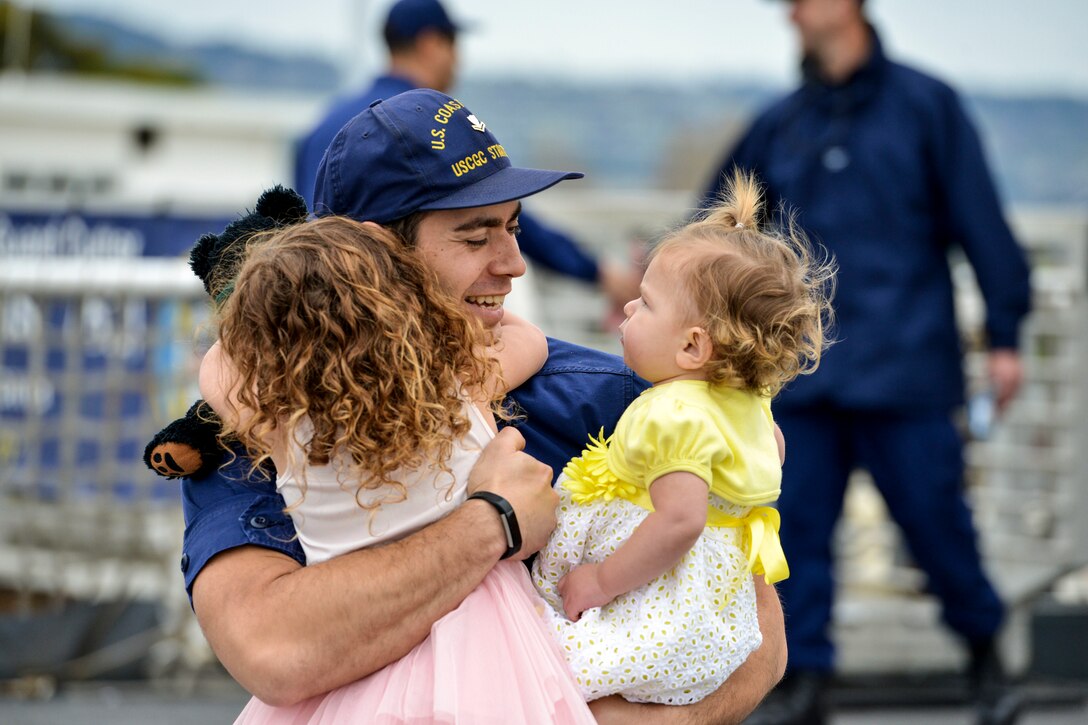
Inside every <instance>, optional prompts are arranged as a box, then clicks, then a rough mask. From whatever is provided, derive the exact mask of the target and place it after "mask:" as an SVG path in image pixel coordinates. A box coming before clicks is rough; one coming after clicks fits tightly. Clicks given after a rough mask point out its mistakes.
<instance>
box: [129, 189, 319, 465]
mask: <svg viewBox="0 0 1088 725" xmlns="http://www.w3.org/2000/svg"><path fill="white" fill-rule="evenodd" d="M305 220H306V201H305V200H304V199H303V198H302V197H301V196H299V195H298V194H296V193H295V192H294V191H292V190H291V189H287V188H284V187H282V186H275V187H273V188H271V189H268V190H267V191H265V192H264V193H263V194H261V198H260V199H258V200H257V206H256V207H255V208H254V210H253V211H252V212H249V213H248V214H246V215H245V216H243V217H241V218H240V219H236V220H235V221H233V222H231V223H230V224H228V225H227V226H226V228H225V229H224V230H223V232H222V233H221V234H205V235H204V236H202V237H201V238H200V239H198V240H197V241H196V244H195V245H194V246H193V250H192V251H191V252H190V253H189V266H190V267H191V268H192V270H193V272H194V273H195V274H196V276H197V277H199V278H200V280H201V281H202V282H203V283H204V289H205V291H207V293H208V295H209V296H210V297H211V298H212V300H213V301H214V303H215V304H216V305H219V304H222V302H223V301H224V300H225V299H226V298H227V297H228V296H229V295H230V293H231V291H232V290H233V289H234V278H235V277H236V276H237V274H238V270H239V268H240V266H241V263H242V260H243V258H244V254H245V248H246V242H247V241H248V239H249V237H251V236H252V235H253V234H255V233H257V232H263V231H267V230H270V229H277V228H280V227H286V226H290V225H292V224H298V223H299V222H302V221H305ZM219 428H220V423H219V418H218V417H216V415H215V413H214V412H212V409H211V408H210V407H209V406H208V405H207V404H206V403H205V402H204V401H203V400H198V401H196V402H195V403H193V405H192V407H191V408H189V410H188V411H187V412H186V413H185V416H184V417H182V418H178V419H177V420H175V421H174V422H172V423H170V424H169V425H167V426H166V427H165V428H163V429H162V430H161V431H159V432H158V433H156V434H155V437H154V438H152V439H151V442H150V443H148V444H147V447H146V448H145V449H144V463H146V464H147V467H148V468H150V469H151V470H153V471H155V473H158V474H159V475H160V476H165V477H167V478H182V477H188V478H194V479H200V478H204V477H205V476H207V475H208V474H209V473H211V472H212V471H214V470H215V469H216V468H218V467H219V464H220V462H221V461H222V459H223V455H224V453H225V451H224V449H223V448H222V446H221V445H220V444H219V440H218V436H219Z"/></svg>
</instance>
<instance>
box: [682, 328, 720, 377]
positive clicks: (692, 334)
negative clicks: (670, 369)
mask: <svg viewBox="0 0 1088 725" xmlns="http://www.w3.org/2000/svg"><path fill="white" fill-rule="evenodd" d="M713 354H714V342H713V341H712V340H711V339H710V335H709V334H708V333H707V331H706V330H704V329H703V328H701V327H689V328H688V331H687V333H685V335H684V347H683V348H682V349H681V350H680V351H679V352H677V353H676V364H677V366H678V367H679V368H680V369H681V370H702V369H703V367H704V366H705V365H706V364H707V363H708V362H709V361H710V357H711V356H712V355H713Z"/></svg>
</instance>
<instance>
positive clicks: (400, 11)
mask: <svg viewBox="0 0 1088 725" xmlns="http://www.w3.org/2000/svg"><path fill="white" fill-rule="evenodd" d="M461 31H462V26H461V25H460V24H459V23H457V22H455V21H453V20H452V19H450V16H449V14H448V13H447V12H446V9H445V8H444V7H443V6H442V5H441V3H439V2H438V0H397V2H395V3H393V5H392V6H391V7H390V8H389V13H388V15H387V17H386V21H385V28H384V31H383V37H384V39H385V44H386V47H387V48H388V50H389V67H388V70H387V71H386V72H385V73H384V74H382V75H380V76H378V77H377V78H376V79H374V81H373V83H371V85H370V86H369V87H367V88H366V89H364V90H363V91H361V92H359V93H355V94H352V95H349V96H346V97H344V98H341V99H340V100H338V101H337V102H335V103H334V104H333V106H332V107H331V108H330V109H329V110H328V111H327V112H326V114H325V116H324V118H322V119H321V121H320V122H319V123H318V125H317V126H316V127H315V128H314V129H313V130H312V131H310V133H309V134H308V135H307V136H306V137H305V138H303V139H302V140H301V141H300V142H299V143H298V145H297V146H296V148H295V190H296V191H298V193H299V194H301V195H302V196H303V197H304V198H305V199H306V202H307V204H308V205H310V207H311V208H313V201H314V199H313V193H314V180H315V176H316V174H317V167H318V165H319V164H320V163H321V157H322V156H323V155H324V154H325V149H326V148H327V147H328V145H329V143H330V142H331V141H332V139H333V137H334V136H335V135H336V132H337V131H339V130H340V127H341V126H343V125H344V124H345V123H347V122H348V121H349V120H351V118H352V117H353V116H355V114H357V113H359V112H361V111H362V110H363V109H365V108H366V107H367V106H369V105H370V104H371V103H373V102H374V101H376V100H378V99H382V98H389V97H390V96H395V95H396V94H398V93H403V92H404V91H409V90H412V89H413V88H432V89H434V90H436V91H441V92H443V93H448V92H449V90H450V88H451V87H452V86H453V83H454V80H455V77H456V70H457V37H458V35H459V34H460V32H461ZM314 211H319V210H316V209H315V210H314ZM521 229H522V235H521V237H520V239H519V242H520V244H521V250H522V252H524V253H525V254H526V255H527V256H528V257H529V258H530V259H532V260H534V261H535V262H537V263H539V264H541V265H542V266H543V267H546V268H547V269H550V270H552V271H554V272H558V273H559V274H563V275H566V276H569V277H573V278H575V279H580V280H582V281H584V282H588V283H590V284H596V285H598V286H599V287H600V289H601V291H602V292H603V293H604V295H605V296H606V297H607V298H608V300H609V302H610V303H611V304H612V306H613V307H614V308H616V309H619V308H622V306H623V305H624V304H625V303H626V302H627V301H628V300H630V299H631V298H633V297H637V296H638V284H639V280H640V278H641V275H640V274H639V273H638V272H637V271H636V270H634V269H629V268H627V267H624V266H623V265H621V264H618V263H616V262H612V261H609V260H598V259H595V258H594V257H593V256H591V255H589V254H587V253H586V252H585V251H584V250H582V249H581V248H580V247H579V246H578V244H577V243H576V242H575V241H574V240H573V239H571V238H570V237H569V236H567V235H566V234H563V233H562V232H560V231H559V230H557V229H554V228H552V227H550V226H548V225H546V224H544V223H543V222H541V221H539V220H538V219H536V218H535V217H534V216H532V215H530V214H527V213H525V214H522V216H521Z"/></svg>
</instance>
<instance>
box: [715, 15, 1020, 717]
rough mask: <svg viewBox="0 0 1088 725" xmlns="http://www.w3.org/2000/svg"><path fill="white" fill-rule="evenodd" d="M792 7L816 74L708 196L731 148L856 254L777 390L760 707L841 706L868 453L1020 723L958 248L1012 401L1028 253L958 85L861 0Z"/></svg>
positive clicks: (762, 119)
mask: <svg viewBox="0 0 1088 725" xmlns="http://www.w3.org/2000/svg"><path fill="white" fill-rule="evenodd" d="M790 20H791V21H792V23H793V25H794V26H795V27H796V30H797V33H798V37H799V40H800V45H801V51H802V53H803V63H802V72H803V75H804V82H803V84H802V85H801V87H800V88H799V89H797V90H796V91H794V92H793V93H791V94H789V95H788V96H786V97H785V98H784V99H782V100H780V101H778V102H777V103H775V104H773V105H772V106H771V107H770V108H769V109H768V110H766V111H765V112H764V113H762V115H760V116H759V117H758V118H757V119H756V120H755V122H754V123H753V124H752V126H751V128H750V129H749V130H748V131H747V133H746V134H745V135H744V137H743V138H742V139H741V141H740V143H739V144H738V145H737V146H736V147H735V148H734V149H733V150H732V151H731V152H730V153H728V154H727V155H726V157H725V159H724V160H723V162H722V164H721V167H720V170H719V172H718V173H717V174H716V176H715V178H714V180H713V182H712V183H711V185H710V187H709V189H708V190H707V192H706V195H705V198H704V200H703V205H704V206H710V205H712V204H713V203H714V202H715V200H716V199H717V198H718V196H719V194H720V192H721V189H722V184H723V183H724V180H726V179H727V178H729V172H730V171H731V170H732V169H733V168H734V166H737V167H740V168H742V169H747V170H752V171H755V172H756V173H757V175H758V176H759V177H760V178H761V179H762V180H763V181H764V182H765V184H766V193H767V197H768V208H771V209H775V208H776V207H778V208H779V211H780V213H796V220H797V222H798V223H799V224H800V225H801V226H802V228H803V229H804V230H805V231H806V232H807V233H808V234H809V236H810V238H811V239H812V240H813V242H814V243H818V244H823V245H826V246H827V248H828V249H829V250H830V251H831V252H832V253H833V254H834V256H835V257H836V258H837V260H838V264H839V270H840V271H839V277H838V287H837V291H836V296H835V310H836V329H834V330H833V333H832V337H833V338H834V339H836V340H837V343H836V344H835V345H834V346H833V347H832V348H831V349H830V350H829V351H828V353H827V355H826V356H825V357H824V361H823V363H822V364H821V366H820V368H819V370H817V371H816V373H815V374H813V375H812V376H809V377H805V378H800V379H798V380H797V381H795V382H794V383H792V384H791V385H790V386H788V387H787V388H786V389H785V390H783V392H782V394H781V395H780V397H779V398H778V399H777V400H776V401H775V417H776V419H777V420H778V422H779V424H780V425H781V427H782V431H783V433H784V434H785V438H786V440H787V441H788V442H789V447H790V455H789V456H788V458H787V459H786V463H785V467H784V474H783V482H782V496H781V499H780V502H779V510H780V512H781V516H782V544H783V548H784V549H785V552H786V556H787V557H788V558H789V560H790V569H791V573H792V576H791V577H790V578H789V579H788V580H787V581H785V582H783V583H782V585H781V588H780V591H781V594H782V597H783V606H784V608H785V611H786V615H787V617H788V620H787V621H788V627H787V642H788V650H789V663H788V669H787V676H786V680H785V681H784V683H783V686H782V687H781V688H779V692H776V693H775V696H774V697H772V699H771V700H769V701H768V702H767V703H766V704H765V705H764V706H763V707H761V708H760V710H759V711H757V713H756V715H755V716H754V718H753V720H752V721H753V722H759V723H812V724H818V723H824V722H826V715H825V711H826V705H825V701H824V697H823V695H824V691H825V689H826V686H827V684H828V680H829V678H830V675H831V673H832V670H833V667H834V648H833V645H832V642H831V639H830V636H829V624H830V620H831V612H832V600H833V595H834V586H835V584H834V579H833V577H832V563H833V561H832V533H833V531H834V528H835V524H836V522H837V520H838V518H839V516H840V514H841V512H842V506H843V497H844V494H845V490H846V484H847V479H848V478H849V476H850V473H851V471H852V470H853V469H854V468H865V469H867V470H868V471H869V472H870V473H871V474H872V477H873V479H874V482H875V484H876V486H877V488H878V489H879V490H880V492H881V493H882V495H883V497H884V499H885V501H886V502H887V505H888V510H889V512H890V514H891V516H892V517H893V518H894V519H895V521H896V522H897V523H898V524H899V526H900V527H901V528H902V531H903V534H904V536H905V539H906V543H907V544H908V546H909V548H910V552H911V554H912V555H913V558H914V560H915V562H916V563H917V564H918V565H919V566H920V567H921V568H922V569H924V570H925V572H926V573H927V574H928V578H929V589H930V591H932V592H933V593H934V594H935V595H936V596H937V597H938V598H939V599H940V601H941V604H942V613H943V617H944V621H945V622H946V623H947V624H948V625H949V626H950V627H951V628H952V629H953V630H955V631H956V632H957V633H958V634H959V635H960V636H961V637H962V638H963V641H964V642H965V644H966V647H967V650H968V653H969V682H970V684H971V687H972V696H973V697H974V698H975V702H976V703H977V705H976V706H977V714H978V721H979V722H980V723H1011V722H1014V721H1015V719H1016V718H1017V715H1018V710H1019V698H1018V697H1017V695H1016V693H1015V692H1013V691H1012V690H1009V689H1008V688H1007V687H1006V686H1005V684H1004V675H1003V672H1002V668H1001V664H1000V661H999V658H998V653H997V649H996V637H997V634H998V630H999V627H1000V626H1001V623H1002V618H1003V613H1004V611H1003V605H1002V602H1001V600H1000V599H999V597H998V595H997V593H996V592H995V590H994V587H993V586H992V584H991V582H990V580H989V579H988V577H987V575H986V573H985V572H984V571H983V569H982V566H981V562H980V556H979V551H978V547H977V542H976V531H975V528H974V525H973V522H972V517H971V511H970V509H969V508H968V506H967V503H966V501H965V500H964V497H963V474H964V463H963V442H962V440H961V437H960V433H959V432H958V430H957V427H956V425H955V424H954V420H953V414H954V412H956V410H957V409H958V408H959V407H960V406H961V405H962V404H963V403H964V379H963V371H962V353H961V349H960V338H959V333H958V330H957V326H956V319H955V313H954V308H953V285H952V279H951V273H950V267H949V262H948V253H949V250H950V249H951V248H953V247H959V248H962V250H963V251H964V253H965V254H966V256H967V259H968V260H969V261H970V263H971V265H972V266H973V268H974V271H975V274H976V276H977V279H978V282H979V287H980V288H981V291H982V295H983V297H984V299H985V302H986V311H987V315H986V333H987V337H988V340H987V342H988V344H989V348H990V353H989V361H988V362H989V369H988V373H989V378H990V383H991V386H992V392H993V396H994V399H995V402H996V406H997V409H998V410H1002V409H1004V408H1005V407H1006V406H1007V405H1008V403H1009V401H1010V400H1012V398H1013V397H1014V396H1015V395H1016V392H1017V390H1018V388H1019V386H1020V383H1021V378H1022V367H1021V360H1020V355H1019V353H1018V351H1017V345H1018V331H1019V327H1020V323H1021V321H1022V320H1023V318H1024V316H1025V315H1026V314H1027V312H1028V309H1029V305H1030V290H1029V280H1028V271H1029V270H1028V265H1027V263H1026V260H1025V256H1024V253H1023V251H1022V250H1021V248H1020V247H1019V246H1018V245H1017V243H1016V241H1015V240H1014V238H1013V236H1012V234H1011V232H1010V230H1009V227H1008V226H1007V224H1006V222H1005V220H1004V218H1003V216H1002V210H1001V206H1000V203H999V201H998V197H997V193H996V191H995V189H994V184H993V181H992V180H991V177H990V173H989V171H988V169H987V166H986V162H985V159H984V157H983V152H982V148H981V145H980V143H979V139H978V136H977V134H976V133H975V130H974V128H973V127H972V125H971V123H970V121H969V120H968V119H967V117H966V116H965V115H964V111H963V108H962V107H961V104H960V101H959V99H958V98H957V96H956V93H955V92H954V91H953V90H952V89H950V88H949V87H948V86H947V85H945V84H944V83H942V82H940V81H938V80H935V79H933V78H931V77H929V76H926V75H924V74H922V73H920V72H918V71H916V70H913V69H911V68H907V67H904V66H902V65H899V64H898V63H895V62H893V61H891V60H889V59H888V58H887V57H885V55H884V52H883V49H882V47H881V43H880V39H879V36H878V35H877V33H876V32H875V30H874V29H873V27H872V26H871V25H870V24H869V22H868V20H867V18H866V16H865V13H864V7H863V0H794V1H793V2H792V3H791V7H790ZM779 205H781V206H779Z"/></svg>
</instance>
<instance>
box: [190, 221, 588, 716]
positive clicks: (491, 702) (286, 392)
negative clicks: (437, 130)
mask: <svg viewBox="0 0 1088 725" xmlns="http://www.w3.org/2000/svg"><path fill="white" fill-rule="evenodd" d="M219 318H220V319H219V342H218V343H217V344H216V345H215V346H213V348H212V349H211V350H210V351H209V353H208V355H207V356H206V358H205V361H204V364H203V365H202V368H201V391H202V393H203V395H204V398H205V399H206V400H207V401H208V402H209V403H210V404H211V405H212V407H213V408H214V409H215V410H216V412H217V413H219V415H220V416H221V417H222V418H223V420H224V423H225V424H226V428H227V433H229V434H230V435H233V436H236V437H237V438H238V439H239V440H240V442H241V443H242V444H243V445H245V446H246V448H247V449H248V450H249V452H250V453H251V456H252V460H253V464H254V467H255V468H256V467H258V466H261V465H262V464H263V463H265V462H268V461H270V462H271V463H273V464H274V465H275V469H276V473H277V475H276V486H277V488H278V489H279V490H280V492H281V493H282V494H283V497H284V500H285V502H286V504H287V510H288V511H289V513H290V515H291V517H292V518H293V519H294V523H295V527H296V530H297V531H298V536H299V539H300V542H301V544H302V547H303V549H304V551H305V553H306V558H307V564H308V565H313V564H318V563H320V562H322V561H325V560H327V559H329V558H331V557H334V556H338V555H341V554H345V553H347V552H350V551H353V550H356V549H360V548H363V547H367V546H374V545H378V544H381V543H382V542H386V541H391V540H394V539H396V538H399V537H403V536H406V535H408V534H410V533H412V532H413V531H416V530H417V529H420V528H422V527H423V526H425V525H427V524H429V523H431V522H433V521H435V520H436V519H438V518H440V517H441V516H443V515H445V514H446V513H449V512H450V511H452V510H453V509H454V508H455V507H456V506H458V505H459V504H460V503H462V502H463V501H464V500H465V498H466V487H467V478H468V474H469V471H470V469H471V468H472V466H473V465H474V464H475V462H476V459H477V457H478V456H479V453H480V451H481V450H482V449H483V448H484V447H485V446H486V445H487V444H488V442H489V441H490V440H491V439H492V438H493V437H494V435H495V429H496V426H495V415H499V416H500V417H503V416H505V413H504V412H503V410H502V408H501V405H500V401H501V399H502V397H503V396H504V394H505V393H506V392H507V390H508V389H510V388H511V387H513V386H516V385H518V384H520V383H521V382H523V381H524V380H526V379H527V378H529V377H530V376H531V375H532V374H533V373H535V372H536V371H537V370H538V369H539V368H540V366H541V365H542V364H543V362H544V360H545V358H546V356H547V345H546V342H545V339H544V336H543V334H542V333H541V332H540V331H539V330H537V329H536V328H535V327H533V326H531V325H528V324H527V323H525V322H523V321H520V320H516V319H514V317H513V315H509V314H508V315H507V316H506V317H504V320H503V324H502V326H501V328H500V330H499V333H498V334H499V335H500V337H499V339H498V340H495V339H485V338H484V335H485V334H486V333H485V332H484V330H483V328H482V326H480V325H479V323H477V322H476V321H475V320H474V319H473V318H471V317H470V316H469V314H468V313H467V312H465V311H463V310H462V309H461V306H460V305H459V304H458V303H457V302H456V301H455V300H453V299H452V298H451V297H449V296H448V295H446V294H445V293H444V292H443V291H442V289H440V286H439V284H438V282H437V278H436V277H435V275H434V274H433V272H431V271H429V270H428V268H427V267H426V266H425V265H424V264H423V263H422V262H421V261H420V260H419V259H418V257H417V255H416V254H415V253H414V252H412V251H411V250H409V249H407V248H406V246H405V245H404V244H403V243H402V242H401V241H400V240H399V239H398V238H397V237H396V236H394V235H393V234H392V233H390V232H388V231H387V230H385V229H383V228H381V227H378V226H376V225H373V224H363V223H359V222H356V221H353V220H350V219H345V218H339V217H325V218H322V219H318V220H314V221H310V222H305V223H302V224H299V225H297V226H294V227H291V228H288V229H286V230H282V231H277V232H273V233H270V234H266V235H264V236H261V237H258V238H256V239H255V240H254V241H253V242H252V243H251V245H250V248H249V250H248V252H247V256H246V260H245V262H244V263H243V266H242V268H241V271H240V273H239V275H238V278H237V280H236V282H235V285H234V290H233V292H232V294H231V295H230V297H229V298H228V299H227V301H226V302H225V303H224V305H223V306H222V308H221V309H220V312H219ZM404 565H405V566H411V562H404ZM543 608H544V605H543V603H542V602H541V601H540V598H539V596H538V595H537V594H536V593H535V591H534V590H533V587H532V583H531V581H530V579H529V575H528V572H527V570H526V569H525V567H524V566H523V565H522V564H521V563H520V562H518V561H514V560H512V559H508V560H504V561H500V562H499V563H498V564H497V565H496V567H495V568H494V569H493V570H492V571H491V573H489V574H488V575H487V577H486V578H485V579H484V581H483V582H482V583H481V584H480V585H479V586H478V587H477V588H476V589H475V590H474V591H473V592H472V593H471V594H469V596H468V597H467V598H466V599H465V601H464V602H463V603H462V604H461V606H460V607H458V608H457V609H456V610H454V611H453V612H451V613H449V614H448V615H446V616H445V617H443V618H442V619H440V620H439V621H438V622H437V623H436V624H435V625H434V626H433V627H432V629H431V634H430V636H429V637H428V638H427V639H426V640H425V641H424V642H423V643H421V644H420V645H418V646H417V647H416V648H415V649H413V650H412V651H411V652H409V653H408V654H407V655H406V656H405V657H403V658H402V659H400V660H398V661H397V662H394V663H392V664H390V665H389V666H387V667H385V668H384V669H382V670H379V671H378V672H376V673H374V674H372V675H370V676H369V677H367V678H365V679H363V680H360V681H358V682H356V683H353V684H350V685H346V686H344V687H341V688H338V689H336V690H333V691H332V692H330V693H327V694H325V695H323V696H318V697H315V698H311V699H310V700H307V701H304V702H302V703H300V704H298V705H295V706H292V707H272V706H269V705H266V704H265V703H263V702H261V701H260V700H258V699H256V698H253V699H252V700H251V701H250V702H249V704H248V705H247V706H246V708H245V710H244V711H243V712H242V714H241V715H240V716H239V719H238V722H243V723H263V722H271V723H286V722H290V723H340V722H369V723H387V722H388V723H393V722H452V723H483V722H504V723H505V722H512V723H514V722H520V723H534V722H540V718H544V719H545V720H546V721H549V722H551V721H555V722H564V723H590V722H593V720H592V716H591V715H590V713H589V710H588V708H587V706H586V705H585V702H584V700H583V699H582V698H581V696H580V695H579V693H578V691H577V688H576V686H575V684H574V681H573V679H572V678H571V675H570V672H569V669H568V667H567V664H566V662H565V661H564V660H563V657H562V654H561V653H560V651H559V649H558V647H557V646H556V644H555V642H554V641H553V640H552V639H551V638H550V636H549V633H548V631H547V629H546V626H545V623H544V622H543V620H541V618H540V616H539V611H540V610H542V609H543Z"/></svg>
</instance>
